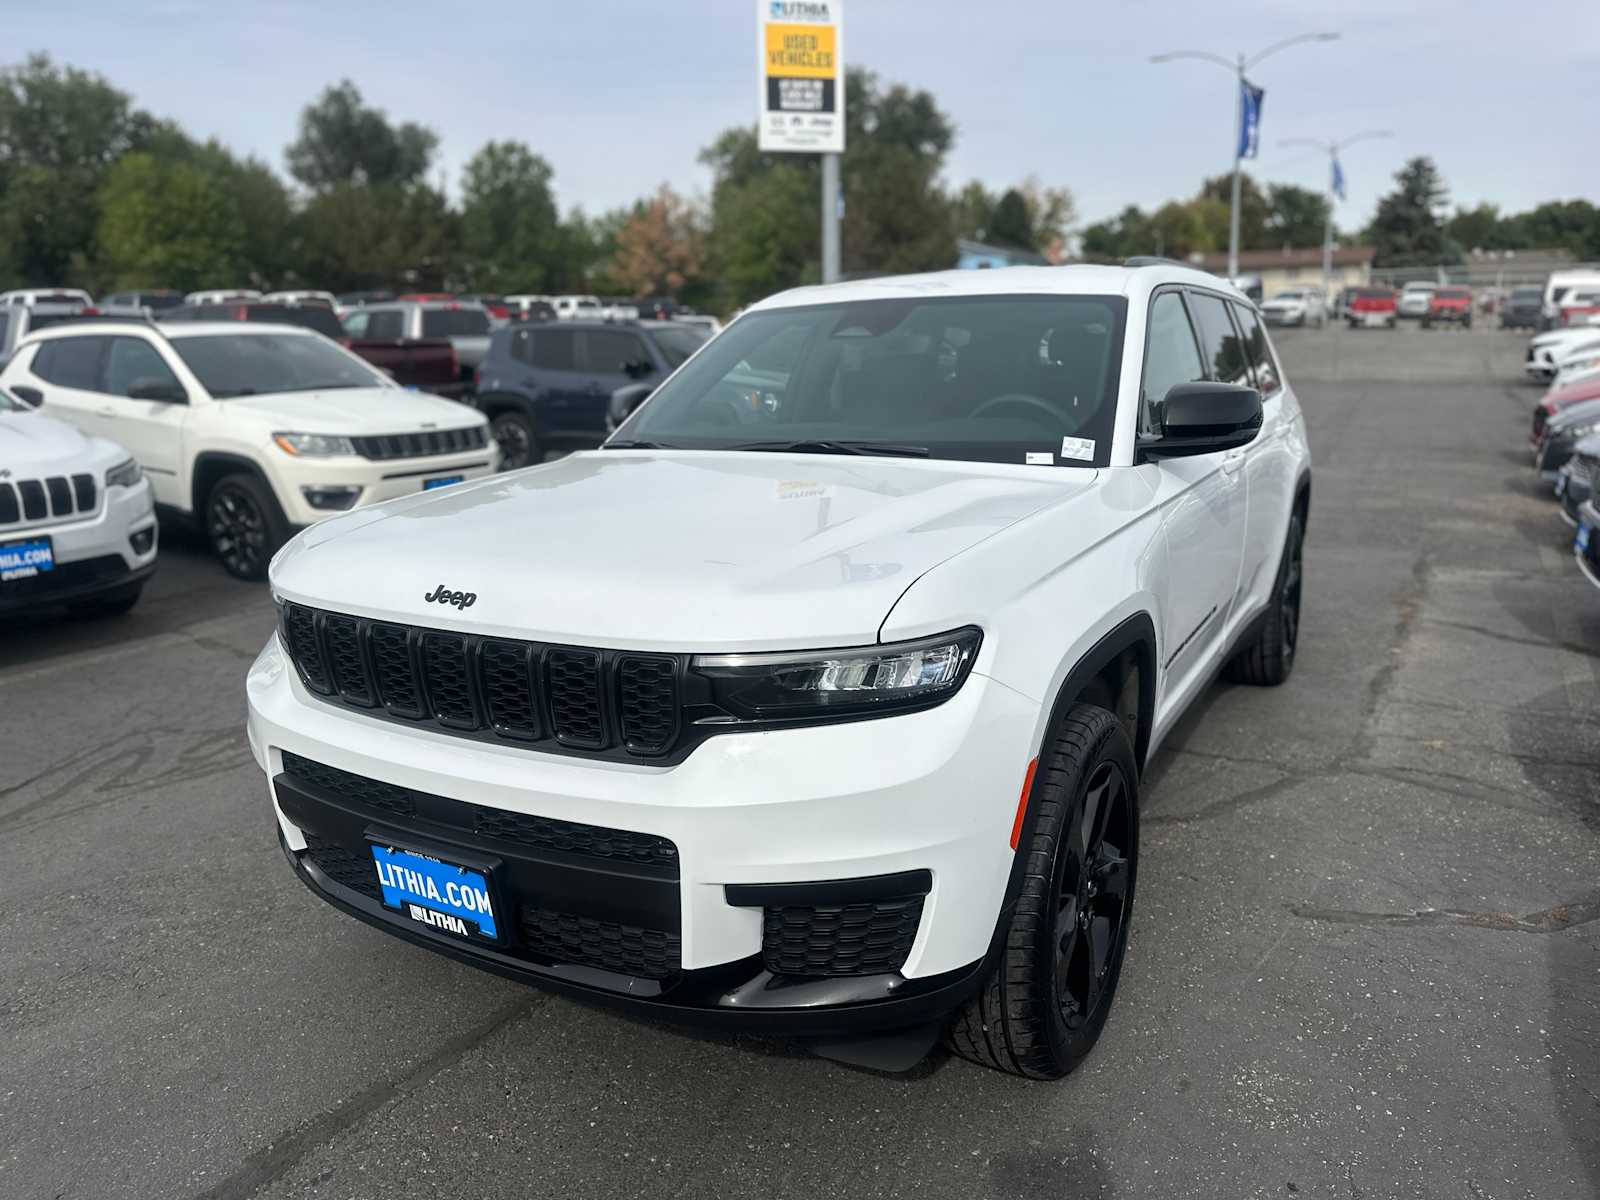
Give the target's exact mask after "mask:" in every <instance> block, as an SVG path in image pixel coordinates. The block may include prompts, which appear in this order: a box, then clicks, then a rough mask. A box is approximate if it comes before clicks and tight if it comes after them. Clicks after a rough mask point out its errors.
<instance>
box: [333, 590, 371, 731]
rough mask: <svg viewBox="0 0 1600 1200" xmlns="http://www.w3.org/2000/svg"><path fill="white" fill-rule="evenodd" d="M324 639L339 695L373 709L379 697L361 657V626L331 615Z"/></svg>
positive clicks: (358, 623) (345, 618) (353, 702)
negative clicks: (375, 692)
mask: <svg viewBox="0 0 1600 1200" xmlns="http://www.w3.org/2000/svg"><path fill="white" fill-rule="evenodd" d="M322 636H323V638H324V639H325V641H326V643H327V647H328V666H329V668H330V669H331V670H332V673H333V682H334V686H335V687H337V688H338V689H339V694H340V695H341V696H343V697H344V698H345V699H346V700H348V701H349V702H350V703H351V704H359V705H361V706H362V707H363V708H370V707H372V705H374V704H376V703H377V700H378V698H377V696H376V695H375V694H374V689H373V686H372V678H371V676H369V675H368V674H367V664H366V660H365V659H364V658H363V657H362V654H361V623H360V622H359V621H357V620H356V619H355V618H354V617H343V616H339V615H338V614H336V613H329V614H328V615H327V616H326V617H324V618H323V622H322Z"/></svg>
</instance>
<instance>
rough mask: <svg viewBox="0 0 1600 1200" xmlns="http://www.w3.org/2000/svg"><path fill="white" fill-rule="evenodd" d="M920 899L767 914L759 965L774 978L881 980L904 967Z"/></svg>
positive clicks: (914, 934)
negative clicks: (860, 977)
mask: <svg viewBox="0 0 1600 1200" xmlns="http://www.w3.org/2000/svg"><path fill="white" fill-rule="evenodd" d="M922 901H923V897H921V896H904V897H898V898H895V899H890V900H872V901H866V902H863V903H859V904H825V905H812V906H792V907H783V908H768V909H767V910H766V911H765V915H764V916H763V919H762V937H761V961H762V964H763V965H764V966H765V967H766V968H767V970H769V971H771V972H772V973H773V974H775V975H879V974H884V973H886V972H889V971H898V970H899V969H900V968H901V967H902V966H904V965H905V961H906V955H907V954H909V953H910V952H911V943H912V942H914V941H915V940H916V937H917V925H918V923H919V922H920V921H921V920H922Z"/></svg>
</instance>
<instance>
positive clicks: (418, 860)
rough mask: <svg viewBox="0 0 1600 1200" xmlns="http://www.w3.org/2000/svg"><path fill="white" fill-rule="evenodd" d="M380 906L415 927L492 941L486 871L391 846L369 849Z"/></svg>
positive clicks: (495, 930) (494, 929)
mask: <svg viewBox="0 0 1600 1200" xmlns="http://www.w3.org/2000/svg"><path fill="white" fill-rule="evenodd" d="M372 861H373V865H374V866H375V867H376V868H377V872H378V886H379V887H380V888H381V889H382V890H383V903H384V904H385V905H386V906H387V907H389V908H392V909H394V910H395V911H396V912H400V913H403V914H404V915H406V916H408V917H410V918H411V919H412V920H413V921H416V922H417V923H418V924H420V925H426V926H428V927H429V928H430V929H437V930H439V931H440V932H441V933H450V934H454V935H455V936H456V937H462V938H480V939H484V940H487V941H494V942H497V941H499V940H500V929H499V926H498V925H497V924H496V923H495V918H494V900H493V898H492V897H491V896H490V894H489V873H488V871H486V870H475V869H474V868H472V867H462V866H457V865H456V864H455V863H448V862H445V861H443V860H442V859H437V858H434V857H433V856H431V855H428V854H418V853H416V852H414V851H411V850H402V849H400V848H398V847H395V846H381V845H378V844H376V843H374V844H373V846H372Z"/></svg>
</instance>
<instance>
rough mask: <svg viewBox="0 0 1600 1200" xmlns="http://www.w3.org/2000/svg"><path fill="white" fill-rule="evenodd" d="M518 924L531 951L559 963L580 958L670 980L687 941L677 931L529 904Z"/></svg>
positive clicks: (642, 976) (582, 961) (605, 967)
mask: <svg viewBox="0 0 1600 1200" xmlns="http://www.w3.org/2000/svg"><path fill="white" fill-rule="evenodd" d="M517 929H518V932H519V933H520V934H521V935H522V942H523V944H524V945H525V946H526V947H527V950H528V953H529V954H530V955H533V956H535V957H538V958H548V959H551V960H553V961H555V962H562V963H578V964H581V965H583V966H586V967H598V968H600V969H601V970H603V971H616V972H618V973H619V974H622V975H633V976H636V977H638V978H640V979H666V978H668V977H669V976H672V975H675V974H677V972H678V968H679V963H680V962H681V948H682V943H681V941H680V939H679V937H678V935H677V934H675V933H667V932H664V931H662V930H659V929H640V928H637V927H636V926H633V925H619V924H617V923H616V922H614V921H601V920H597V919H595V918H593V917H578V916H573V915H572V914H571V913H559V912H551V911H550V910H549V909H546V908H535V907H533V906H532V905H525V906H524V907H523V908H522V910H521V911H520V912H518V914H517Z"/></svg>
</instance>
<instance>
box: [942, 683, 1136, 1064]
mask: <svg viewBox="0 0 1600 1200" xmlns="http://www.w3.org/2000/svg"><path fill="white" fill-rule="evenodd" d="M1138 788H1139V772H1138V768H1137V767H1136V766H1135V764H1134V760H1133V747H1132V746H1131V745H1130V744H1129V742H1128V735H1127V732H1126V731H1125V730H1124V729H1123V727H1122V723H1121V722H1120V721H1119V720H1118V719H1117V718H1116V716H1115V715H1114V714H1112V713H1110V712H1107V711H1106V710H1105V709H1103V708H1098V707H1096V706H1095V705H1092V704H1077V705H1074V706H1073V707H1072V709H1071V710H1070V711H1069V712H1068V713H1067V715H1066V716H1065V717H1064V718H1063V719H1062V721H1061V723H1060V725H1059V726H1058V727H1057V729H1056V730H1055V732H1054V733H1053V734H1052V735H1051V737H1050V739H1049V740H1048V741H1047V743H1046V745H1045V748H1044V750H1043V752H1042V753H1041V754H1040V755H1039V765H1038V768H1037V770H1036V773H1035V775H1034V782H1033V788H1032V790H1031V792H1030V794H1029V798H1028V808H1029V811H1030V812H1031V813H1032V814H1033V830H1032V833H1031V835H1030V837H1029V840H1028V841H1027V842H1025V843H1024V844H1022V845H1019V846H1018V847H1017V853H1018V854H1025V855H1027V859H1026V866H1025V870H1026V872H1027V873H1026V875H1025V876H1024V878H1023V883H1022V894H1021V895H1020V896H1019V897H1018V898H1017V906H1016V909H1015V911H1014V912H1013V914H1012V917H1011V924H1010V926H1009V928H1007V930H1006V932H1005V949H1004V951H1003V953H1002V955H1001V958H1000V962H999V963H998V964H997V965H996V967H995V971H994V973H993V974H992V975H990V977H989V978H988V980H986V981H985V983H984V985H983V990H982V991H980V992H979V993H978V994H977V996H975V997H974V998H973V999H972V1000H970V1001H968V1002H967V1004H966V1006H965V1007H964V1008H963V1009H961V1011H960V1012H958V1013H957V1014H956V1016H955V1018H954V1020H953V1021H952V1023H951V1026H950V1030H949V1033H948V1041H949V1044H950V1047H951V1049H952V1050H954V1051H955V1053H957V1054H959V1055H960V1056H961V1057H963V1058H966V1059H970V1060H971V1061H973V1062H976V1063H981V1064H983V1065H984V1066H986V1067H993V1068H995V1069H996V1070H999V1071H1006V1072H1009V1073H1010V1074H1013V1075H1022V1076H1026V1077H1027V1078H1030V1079H1058V1078H1060V1077H1061V1076H1063V1075H1065V1074H1067V1072H1069V1071H1071V1070H1072V1069H1073V1068H1074V1067H1076V1066H1077V1065H1078V1064H1079V1063H1080V1062H1082V1061H1083V1059H1084V1057H1085V1056H1086V1055H1087V1054H1088V1053H1089V1051H1090V1050H1091V1049H1093V1048H1094V1044H1095V1042H1096V1041H1097V1040H1099V1037H1100V1031H1101V1030H1102V1029H1104V1028H1105V1023H1106V1017H1107V1016H1108V1015H1109V1014H1110V1012H1111V1003H1112V1000H1113V999H1114V998H1115V997H1116V992H1117V980H1118V978H1120V976H1121V974H1122V960H1123V956H1124V954H1125V953H1126V951H1127V948H1128V925H1129V920H1130V918H1131V917H1132V914H1133V889H1134V883H1135V880H1136V878H1137V875H1138V864H1139V795H1138Z"/></svg>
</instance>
